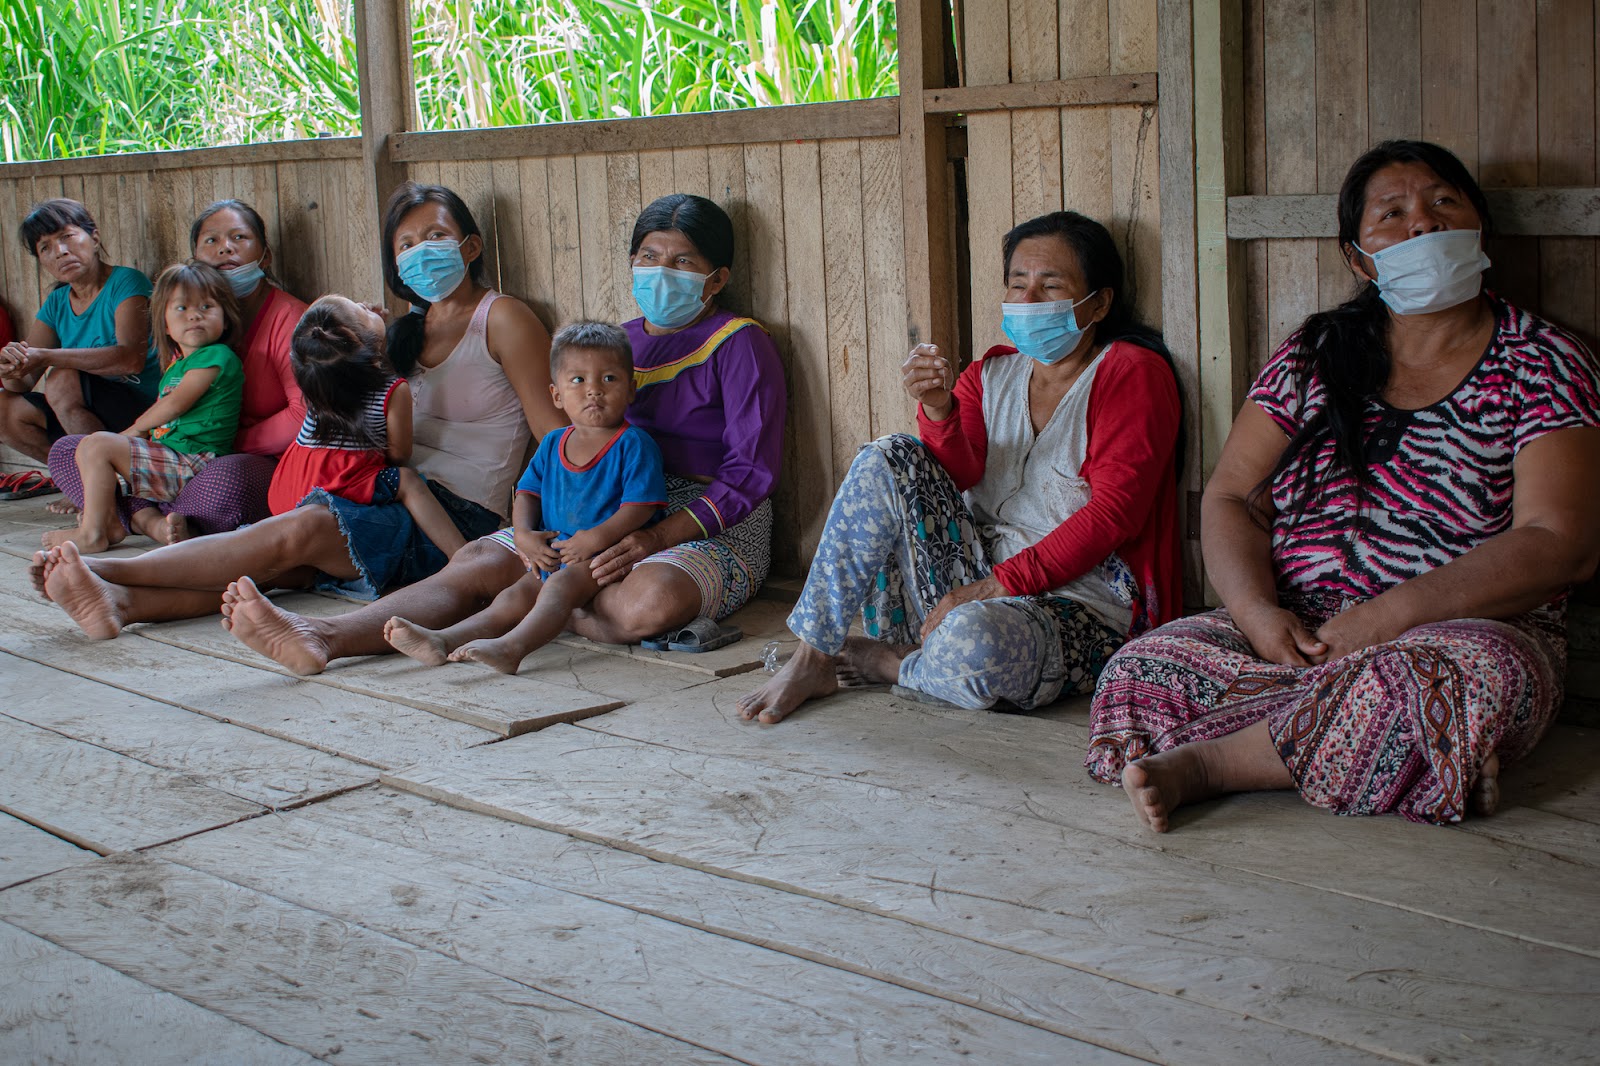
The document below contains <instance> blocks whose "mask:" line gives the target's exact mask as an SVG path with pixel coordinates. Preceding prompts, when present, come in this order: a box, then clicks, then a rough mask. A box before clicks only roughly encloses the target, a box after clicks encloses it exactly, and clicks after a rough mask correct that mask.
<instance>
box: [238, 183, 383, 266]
mask: <svg viewBox="0 0 1600 1066" xmlns="http://www.w3.org/2000/svg"><path fill="white" fill-rule="evenodd" d="M240 199H242V200H244V202H245V203H247V204H249V205H250V206H251V207H253V208H255V210H256V214H258V215H260V216H261V225H262V228H263V229H265V230H266V233H267V247H269V248H271V249H272V272H273V273H274V274H277V275H278V277H279V278H282V277H283V260H282V258H281V257H282V253H283V234H282V232H281V231H280V229H279V225H278V165H277V164H276V163H261V164H259V165H256V166H252V167H251V168H250V182H249V185H248V192H247V193H246V195H243V196H241V197H240ZM365 254H367V255H377V239H376V238H374V239H373V241H372V243H371V244H370V245H368V246H367V249H366V251H365ZM295 295H296V296H299V295H300V294H299V293H296V294H295Z"/></svg>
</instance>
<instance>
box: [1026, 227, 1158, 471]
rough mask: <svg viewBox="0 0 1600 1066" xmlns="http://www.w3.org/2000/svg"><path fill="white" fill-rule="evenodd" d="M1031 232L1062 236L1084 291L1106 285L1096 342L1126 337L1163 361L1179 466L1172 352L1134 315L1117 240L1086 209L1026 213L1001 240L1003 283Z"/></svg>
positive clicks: (1124, 338)
mask: <svg viewBox="0 0 1600 1066" xmlns="http://www.w3.org/2000/svg"><path fill="white" fill-rule="evenodd" d="M1033 237H1056V238H1059V239H1060V240H1062V241H1065V242H1066V244H1067V247H1069V248H1071V249H1072V252H1073V254H1074V255H1076V256H1077V257H1078V269H1079V270H1082V271H1083V278H1084V281H1085V282H1086V283H1087V284H1088V286H1089V292H1090V293H1096V292H1099V291H1100V290H1101V289H1110V290H1111V309H1110V310H1109V311H1107V312H1106V317H1104V318H1102V319H1101V320H1100V321H1099V322H1098V323H1096V324H1095V333H1094V339H1095V343H1096V344H1101V345H1107V344H1110V343H1111V342H1112V341H1128V342H1129V343H1131V344H1137V345H1138V346H1139V347H1141V348H1148V349H1149V350H1150V351H1152V352H1155V353H1156V354H1157V355H1159V356H1160V357H1161V358H1162V359H1163V360H1165V361H1166V364H1167V368H1168V369H1169V370H1171V371H1172V384H1173V387H1174V388H1176V389H1177V390H1178V440H1177V443H1176V444H1175V445H1174V447H1173V462H1174V464H1175V465H1176V467H1177V469H1179V470H1180V471H1181V470H1182V469H1183V460H1184V454H1185V452H1186V450H1187V449H1186V448H1185V444H1186V443H1187V433H1186V429H1185V416H1184V404H1183V382H1182V381H1180V380H1179V378H1178V370H1177V367H1176V366H1174V365H1173V362H1172V352H1171V351H1170V350H1168V348H1167V342H1166V341H1165V340H1163V339H1162V337H1161V334H1160V333H1158V332H1156V331H1155V330H1153V329H1151V328H1150V327H1149V326H1147V325H1145V324H1144V323H1143V322H1140V321H1139V316H1138V313H1137V312H1136V311H1134V308H1133V301H1132V300H1130V299H1128V297H1127V293H1126V291H1125V290H1124V288H1123V284H1122V283H1123V274H1124V269H1123V266H1122V253H1120V252H1118V251H1117V242H1116V241H1114V240H1112V238H1111V234H1110V232H1109V231H1107V230H1106V228H1105V227H1104V226H1102V225H1101V224H1100V223H1098V222H1096V221H1095V220H1094V219H1092V218H1090V217H1089V216H1088V215H1080V214H1079V213H1078V212H1076V211H1053V212H1051V213H1050V214H1048V215H1040V216H1039V217H1038V218H1030V219H1029V220H1028V221H1026V222H1022V223H1019V224H1018V225H1016V226H1013V227H1012V228H1011V230H1010V232H1008V233H1007V234H1006V235H1005V238H1004V240H1003V241H1002V242H1001V245H1000V251H1001V262H1002V263H1003V266H1004V273H1003V275H1002V276H1001V284H1002V285H1005V284H1008V283H1009V282H1010V280H1011V257H1012V255H1013V254H1015V252H1016V250H1017V245H1019V244H1021V243H1022V242H1023V241H1025V240H1029V239H1030V238H1033Z"/></svg>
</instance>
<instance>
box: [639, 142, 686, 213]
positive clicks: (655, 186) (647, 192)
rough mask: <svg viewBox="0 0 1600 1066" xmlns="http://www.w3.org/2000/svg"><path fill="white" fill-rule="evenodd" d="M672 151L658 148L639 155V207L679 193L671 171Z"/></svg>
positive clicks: (675, 178)
mask: <svg viewBox="0 0 1600 1066" xmlns="http://www.w3.org/2000/svg"><path fill="white" fill-rule="evenodd" d="M672 156H673V150H672V149H671V148H659V149H655V150H652V151H649V152H640V153H639V205H640V207H644V206H647V205H649V204H651V203H653V202H654V201H656V200H659V199H660V198H661V197H663V196H666V195H668V194H670V193H675V192H680V191H682V190H680V189H679V188H678V176H677V173H676V171H675V170H674V169H673V160H672Z"/></svg>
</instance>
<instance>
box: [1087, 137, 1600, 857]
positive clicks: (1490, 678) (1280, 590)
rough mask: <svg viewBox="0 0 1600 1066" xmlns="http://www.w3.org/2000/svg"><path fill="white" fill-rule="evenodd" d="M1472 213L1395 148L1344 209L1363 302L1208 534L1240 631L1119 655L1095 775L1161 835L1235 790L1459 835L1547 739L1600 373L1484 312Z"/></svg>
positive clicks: (1467, 203) (1412, 151)
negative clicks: (1454, 829) (1178, 813)
mask: <svg viewBox="0 0 1600 1066" xmlns="http://www.w3.org/2000/svg"><path fill="white" fill-rule="evenodd" d="M1487 221H1488V209H1487V206H1486V205H1485V203H1484V199H1483V193H1482V192H1481V191H1480V190H1479V188H1478V186H1477V183H1476V182H1474V181H1473V179H1472V177H1471V175H1470V174H1468V173H1467V171H1466V168H1465V167H1463V166H1462V164H1461V162H1460V161H1459V160H1458V159H1456V157H1455V156H1453V155H1451V154H1450V153H1449V152H1447V151H1445V150H1444V149H1442V148H1439V147H1438V146H1436V145H1432V144H1427V143H1425V142H1420V141H1386V142H1384V143H1383V144H1380V145H1378V146H1377V147H1375V148H1373V149H1371V150H1370V151H1368V152H1367V153H1366V154H1365V155H1363V156H1362V157H1361V158H1360V159H1359V160H1357V161H1356V163H1355V165H1354V166H1353V167H1352V168H1351V170H1350V173H1349V174H1348V175H1347V176H1346V178H1345V181H1344V186H1343V188H1342V189H1341V191H1340V194H1339V246H1340V249H1341V251H1342V252H1343V253H1344V255H1345V257H1346V260H1347V262H1348V264H1349V267H1350V270H1351V271H1352V273H1354V275H1355V276H1356V278H1357V280H1358V281H1359V282H1360V283H1361V291H1360V292H1359V293H1358V294H1357V295H1356V296H1355V297H1354V298H1353V299H1351V300H1349V301H1348V302H1346V303H1344V304H1342V305H1341V306H1339V307H1337V308H1334V309H1332V310H1330V311H1323V312H1319V313H1318V314H1315V315H1312V316H1311V317H1310V318H1309V319H1308V320H1307V321H1306V322H1305V324H1304V325H1303V326H1302V327H1301V328H1300V329H1299V330H1298V331H1296V333H1295V334H1294V335H1293V336H1291V337H1290V338H1289V339H1288V341H1286V342H1285V343H1284V345H1283V346H1282V348H1280V349H1279V350H1278V352H1277V353H1276V354H1275V355H1274V356H1273V358H1272V359H1271V360H1270V361H1269V362H1268V364H1267V366H1266V367H1265V368H1264V369H1263V370H1262V371H1261V374H1260V376H1259V377H1258V378H1257V379H1256V383H1255V385H1254V387H1253V388H1252V389H1251V391H1250V395H1249V399H1248V401H1247V402H1246V403H1245V405H1244V407H1243V408H1242V409H1241V410H1240V412H1239V415H1238V418H1237V420H1236V421H1235V423H1234V426H1233V431H1232V433H1231V434H1230V435H1229V437H1228V442H1227V445H1226V446H1225V447H1224V449H1223V452H1222V456H1221V458H1220V460H1219V462H1218V464H1217V469H1216V472H1215V473H1214V475H1213V476H1212V479H1211V482H1210V483H1209V485H1208V486H1207V488H1206V494H1205V503H1204V508H1203V512H1202V542H1203V547H1204V553H1205V560H1206V567H1207V574H1208V576H1209V578H1210V579H1211V582H1212V585H1213V586H1214V587H1215V588H1216V590H1217V593H1218V594H1219V595H1220V596H1221V598H1222V602H1223V604H1224V608H1223V609H1222V610H1218V611H1212V612H1210V613H1209V614H1204V615H1200V616H1197V617H1194V618H1188V619H1183V620H1180V621H1177V622H1173V623H1170V624H1169V625H1166V626H1162V627H1161V628H1159V629H1156V630H1154V631H1152V632H1151V633H1149V634H1147V635H1145V636H1144V637H1141V638H1139V639H1137V640H1134V641H1131V642H1130V643H1128V644H1127V645H1125V646H1124V647H1123V649H1122V650H1121V651H1120V652H1119V653H1118V654H1117V656H1116V657H1115V658H1113V659H1112V660H1111V662H1110V663H1109V664H1108V665H1107V667H1106V670H1105V672H1104V674H1103V675H1102V677H1101V679H1100V684H1099V687H1098V689H1097V690H1096V693H1095V698H1094V706H1093V712H1092V714H1093V733H1092V737H1091V741H1090V750H1089V757H1088V760H1087V765H1088V767H1089V770H1090V772H1091V773H1092V774H1093V775H1094V776H1095V777H1097V778H1099V779H1100V780H1102V781H1106V782H1108V783H1116V782H1120V783H1121V784H1122V786H1123V787H1124V788H1125V789H1126V790H1127V792H1128V795H1129V798H1130V799H1131V800H1132V802H1133V806H1134V809H1135V811H1136V812H1137V813H1138V815H1139V816H1140V818H1141V819H1143V820H1144V821H1145V822H1146V824H1148V825H1149V826H1150V827H1151V828H1152V829H1155V830H1157V831H1158V832H1159V831H1165V830H1166V829H1167V828H1169V825H1170V818H1171V814H1172V811H1173V810H1174V809H1175V808H1177V807H1178V806H1180V805H1183V804H1185V803H1190V802H1193V801H1195V800H1198V799H1203V798H1207V797H1209V796H1213V795H1216V794H1219V793H1223V792H1234V791H1248V790H1256V789H1284V788H1295V789H1298V790H1299V792H1300V795H1301V796H1302V797H1303V798H1304V799H1305V800H1306V801H1307V802H1309V803H1312V804H1315V805H1317V806H1319V807H1325V808H1328V809H1330V810H1333V811H1335V812H1337V813H1340V814H1379V813H1385V812H1390V811H1394V812H1398V813H1400V814H1402V815H1404V816H1405V817H1407V818H1410V819H1412V820H1414V821H1426V822H1435V823H1443V822H1454V821H1459V820H1460V819H1461V817H1462V816H1463V814H1465V813H1466V812H1467V811H1468V810H1469V809H1472V810H1474V811H1476V812H1478V813H1489V812H1490V811H1492V810H1493V808H1494V805H1495V803H1496V801H1497V797H1498V783H1497V782H1498V774H1499V770H1500V767H1501V765H1502V764H1503V763H1507V762H1510V761H1512V760H1514V759H1516V758H1519V757H1520V756H1522V755H1525V754H1527V752H1529V751H1530V750H1532V748H1533V746H1534V744H1535V743H1537V742H1538V740H1539V738H1540V736H1542V735H1543V733H1544V731H1545V729H1546V728H1547V727H1548V726H1549V724H1550V722H1551V720H1552V719H1553V718H1554V717H1555V714H1556V711H1557V710H1558V709H1559V707H1560V705H1561V700H1562V695H1563V691H1562V678H1563V675H1564V673H1565V669H1566V636H1565V631H1564V628H1563V624H1562V623H1563V615H1564V605H1565V600H1566V595H1567V591H1568V589H1569V588H1570V587H1571V586H1572V585H1574V584H1577V583H1580V582H1582V581H1585V580H1587V579H1588V578H1589V577H1590V576H1591V575H1592V574H1593V573H1594V571H1595V568H1596V565H1597V562H1600V491H1597V486H1600V374H1597V372H1596V368H1595V365H1594V360H1593V357H1592V356H1591V355H1590V354H1589V353H1588V352H1587V351H1586V350H1585V349H1584V347H1583V345H1582V344H1581V343H1580V342H1579V341H1578V340H1577V339H1575V338H1574V337H1573V336H1572V335H1571V334H1569V333H1566V332H1565V331H1563V330H1561V329H1560V328H1558V327H1556V326H1553V325H1551V324H1550V323H1548V322H1545V321H1543V320H1542V319H1539V318H1537V317H1536V316H1534V315H1531V314H1528V313H1527V312H1525V311H1522V310H1519V309H1517V308H1515V307H1513V306H1511V305H1510V304H1508V303H1506V302H1505V301H1504V300H1501V299H1499V298H1498V297H1496V296H1494V295H1493V294H1491V293H1487V292H1484V291H1483V289H1482V272H1483V270H1484V268H1485V267H1487V266H1488V265H1489V263H1488V259H1487V258H1486V257H1484V255H1483V252H1482V249H1481V241H1480V235H1481V232H1482V230H1483V229H1484V228H1485V224H1486V223H1487Z"/></svg>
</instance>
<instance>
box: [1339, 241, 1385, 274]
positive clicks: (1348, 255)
mask: <svg viewBox="0 0 1600 1066" xmlns="http://www.w3.org/2000/svg"><path fill="white" fill-rule="evenodd" d="M1339 250H1340V251H1341V252H1343V253H1344V262H1345V265H1346V266H1348V267H1349V268H1350V273H1352V274H1354V275H1355V276H1356V279H1357V280H1358V281H1364V282H1368V281H1370V282H1376V281H1377V280H1378V275H1377V273H1376V271H1373V270H1369V269H1367V264H1368V263H1369V262H1370V261H1371V260H1370V257H1369V256H1368V255H1367V254H1366V253H1365V252H1363V251H1362V250H1361V249H1359V248H1357V247H1356V246H1355V245H1353V244H1341V245H1340V246H1339Z"/></svg>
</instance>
